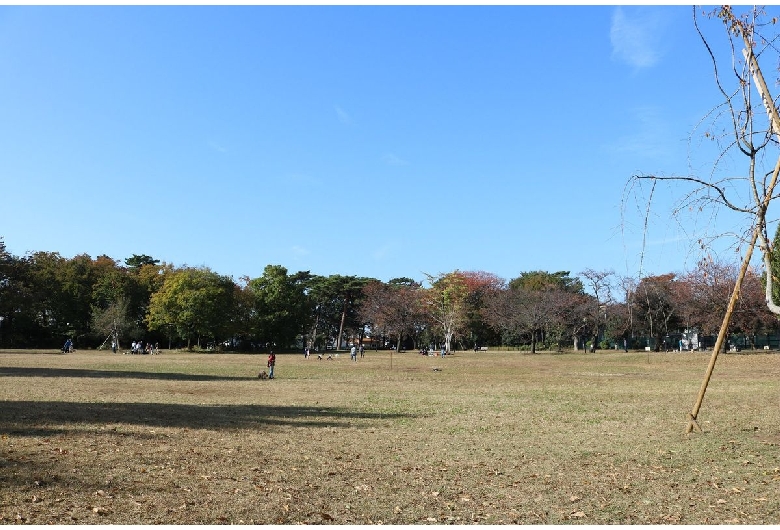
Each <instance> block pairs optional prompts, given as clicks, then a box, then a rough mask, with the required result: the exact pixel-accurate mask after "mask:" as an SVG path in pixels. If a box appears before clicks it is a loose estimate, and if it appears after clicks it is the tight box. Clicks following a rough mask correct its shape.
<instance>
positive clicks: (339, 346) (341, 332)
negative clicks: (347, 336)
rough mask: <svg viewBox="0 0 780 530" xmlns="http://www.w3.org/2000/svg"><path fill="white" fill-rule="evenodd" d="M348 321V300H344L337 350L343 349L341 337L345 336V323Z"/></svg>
mask: <svg viewBox="0 0 780 530" xmlns="http://www.w3.org/2000/svg"><path fill="white" fill-rule="evenodd" d="M346 320H347V300H344V309H342V310H341V323H340V324H339V338H338V342H336V349H337V350H340V349H341V337H342V335H343V334H344V322H345V321H346Z"/></svg>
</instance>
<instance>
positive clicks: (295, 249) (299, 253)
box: [290, 245, 311, 258]
mask: <svg viewBox="0 0 780 530" xmlns="http://www.w3.org/2000/svg"><path fill="white" fill-rule="evenodd" d="M290 251H291V252H292V253H293V255H294V256H295V257H296V258H302V257H303V256H308V255H309V254H311V252H309V250H308V249H307V248H304V247H302V246H300V245H293V246H292V247H290Z"/></svg>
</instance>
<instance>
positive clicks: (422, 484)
mask: <svg viewBox="0 0 780 530" xmlns="http://www.w3.org/2000/svg"><path fill="white" fill-rule="evenodd" d="M277 359H278V360H277V367H276V371H277V379H275V380H273V381H260V380H258V379H257V374H258V372H259V371H261V370H263V369H264V360H265V357H264V356H257V355H255V356H252V355H202V354H201V355H198V354H184V353H175V354H163V355H160V356H123V355H111V354H110V353H102V352H77V353H75V354H71V355H59V354H54V353H52V352H49V353H46V352H10V351H9V352H0V382H1V383H2V384H0V522H2V523H6V524H7V523H14V522H23V523H34V524H47V523H56V524H68V523H80V524H94V523H101V524H141V523H143V524H157V523H164V524H215V523H247V524H249V523H277V524H292V523H299V522H300V523H332V524H349V523H356V524H370V523H380V522H381V523H393V524H410V523H411V524H415V523H417V524H420V523H422V524H425V523H447V522H453V523H483V524H488V523H495V524H501V523H538V524H548V523H549V524H552V523H569V522H571V523H585V524H605V523H621V524H632V523H647V524H659V523H671V524H674V523H681V524H717V523H733V524H746V523H749V524H771V523H774V524H777V523H778V522H780V515H778V514H780V498H778V495H777V491H778V486H780V455H778V450H777V448H778V444H779V442H780V437H779V436H778V424H779V422H778V420H780V407H778V381H779V380H780V379H779V378H778V376H780V366H779V364H778V360H779V359H780V358H778V356H777V355H765V354H758V355H724V356H721V357H720V358H719V360H718V364H717V366H716V369H715V374H714V376H713V379H712V382H711V384H710V388H709V390H708V392H707V395H706V397H705V400H704V405H703V407H702V411H701V413H700V414H699V419H700V423H701V425H702V427H703V428H704V429H705V432H704V433H699V434H692V435H685V434H684V429H685V425H686V420H685V418H686V416H687V413H688V412H689V410H690V408H691V406H692V404H693V401H694V399H695V397H696V393H697V391H698V389H699V386H700V384H701V379H702V377H703V375H704V370H705V368H706V365H707V363H708V360H709V355H708V354H701V353H682V354H680V353H670V354H663V353H662V354H652V355H650V356H648V355H646V354H644V353H643V354H633V353H629V354H624V353H622V352H616V353H613V352H610V353H600V354H595V355H594V354H589V355H583V354H570V355H546V354H542V355H521V354H518V353H508V352H487V353H477V354H475V353H473V352H464V353H460V352H459V353H458V354H456V355H455V356H453V357H451V358H446V359H444V360H441V359H438V358H427V357H422V356H420V355H416V354H414V353H404V354H395V355H394V356H393V370H392V371H390V369H389V365H390V358H389V354H388V353H385V352H381V353H375V352H367V354H366V358H365V359H361V360H360V361H359V362H357V363H354V362H350V360H349V356H348V355H341V356H340V357H339V359H337V360H335V361H317V360H316V358H310V359H308V360H304V358H303V356H302V355H279V356H278V358H277ZM435 367H436V368H441V371H434V370H433V368H435Z"/></svg>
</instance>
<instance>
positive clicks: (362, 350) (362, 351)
mask: <svg viewBox="0 0 780 530" xmlns="http://www.w3.org/2000/svg"><path fill="white" fill-rule="evenodd" d="M365 352H366V349H365V348H363V345H362V344H361V345H360V358H361V359H362V358H363V355H364V354H365Z"/></svg>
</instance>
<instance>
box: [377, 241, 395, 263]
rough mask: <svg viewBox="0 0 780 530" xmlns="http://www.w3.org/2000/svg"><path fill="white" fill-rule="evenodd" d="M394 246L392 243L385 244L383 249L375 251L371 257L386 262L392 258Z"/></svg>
mask: <svg viewBox="0 0 780 530" xmlns="http://www.w3.org/2000/svg"><path fill="white" fill-rule="evenodd" d="M394 246H395V245H394V244H392V243H385V244H384V245H382V246H381V247H378V248H376V249H374V251H373V252H372V253H371V257H373V258H374V260H376V261H384V260H386V259H387V258H388V257H390V256H391V254H392V251H393V247H394Z"/></svg>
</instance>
